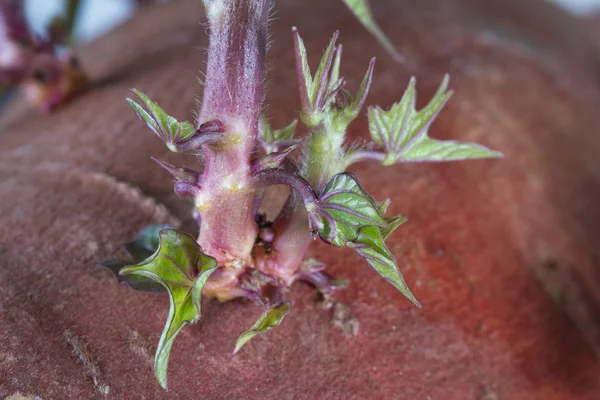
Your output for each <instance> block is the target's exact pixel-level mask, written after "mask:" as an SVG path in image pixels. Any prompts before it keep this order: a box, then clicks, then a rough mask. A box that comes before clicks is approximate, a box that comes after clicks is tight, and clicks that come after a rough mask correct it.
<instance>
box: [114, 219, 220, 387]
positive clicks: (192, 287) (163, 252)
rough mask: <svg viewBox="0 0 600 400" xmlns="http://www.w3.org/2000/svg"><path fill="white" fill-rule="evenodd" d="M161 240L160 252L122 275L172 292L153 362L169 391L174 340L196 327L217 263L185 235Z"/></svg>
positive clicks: (165, 234) (167, 234) (170, 232)
mask: <svg viewBox="0 0 600 400" xmlns="http://www.w3.org/2000/svg"><path fill="white" fill-rule="evenodd" d="M159 238H160V239H159V240H160V243H159V247H158V250H157V251H156V252H155V253H154V254H153V255H152V256H151V257H150V258H148V259H146V260H145V261H143V262H142V263H139V264H137V265H133V266H130V267H127V268H124V269H123V270H121V272H120V273H121V274H122V275H129V274H133V275H138V276H142V277H145V278H149V279H152V280H153V281H155V282H158V283H159V284H161V285H162V286H164V287H165V288H166V289H167V292H168V293H169V300H170V307H169V315H168V317H167V322H166V325H165V328H164V330H163V333H162V335H161V337H160V341H159V343H158V348H157V350H156V356H155V359H154V372H155V374H156V378H157V380H158V382H159V383H160V385H161V386H162V387H163V388H166V387H167V365H168V361H169V354H170V352H171V347H172V345H173V341H174V340H175V337H176V336H177V334H178V333H179V332H180V331H181V329H182V328H183V327H184V326H185V324H194V323H196V322H197V321H198V319H199V318H200V295H201V294H202V289H203V288H204V285H205V284H206V281H207V280H208V278H209V277H210V275H211V274H212V273H213V272H214V271H215V270H216V268H217V262H216V260H215V259H214V258H212V257H210V256H208V255H206V254H204V253H203V252H202V249H201V248H200V246H198V243H196V240H195V239H194V238H193V237H191V236H190V235H188V234H186V233H183V232H180V231H178V230H176V229H163V230H161V231H160V233H159Z"/></svg>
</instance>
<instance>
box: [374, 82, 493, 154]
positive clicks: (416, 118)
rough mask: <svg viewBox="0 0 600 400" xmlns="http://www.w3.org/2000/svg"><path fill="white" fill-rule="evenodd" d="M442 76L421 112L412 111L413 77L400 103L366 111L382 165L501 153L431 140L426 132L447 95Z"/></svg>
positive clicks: (469, 144)
mask: <svg viewBox="0 0 600 400" xmlns="http://www.w3.org/2000/svg"><path fill="white" fill-rule="evenodd" d="M448 82H449V77H448V75H446V76H445V77H444V80H443V82H442V84H441V85H440V87H439V89H438V91H437V93H436V94H435V95H434V96H433V98H432V99H431V101H430V102H429V104H427V106H425V107H424V108H423V109H422V110H420V111H417V110H416V109H415V102H416V90H415V84H416V80H415V78H411V80H410V83H409V85H408V88H407V89H406V91H405V92H404V95H403V97H402V100H401V101H400V102H399V103H396V104H394V105H393V106H392V108H391V109H390V110H389V111H384V110H382V109H381V108H379V107H370V108H369V131H370V133H371V138H372V139H373V141H374V142H375V143H377V144H378V145H379V146H381V147H382V148H383V150H384V151H385V152H386V156H385V159H384V160H383V164H384V165H391V164H393V163H395V162H409V161H454V160H465V159H473V158H494V157H501V156H502V154H501V153H499V152H497V151H493V150H490V149H488V148H486V147H484V146H481V145H479V144H476V143H460V142H456V141H451V140H448V141H441V140H435V139H431V138H430V137H429V136H428V130H429V127H430V126H431V124H432V123H433V121H434V120H435V118H436V117H437V115H438V114H439V113H440V111H441V110H442V108H443V107H444V105H445V104H446V102H447V101H448V99H449V98H450V96H451V95H452V92H451V91H448Z"/></svg>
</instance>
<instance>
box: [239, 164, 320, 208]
mask: <svg viewBox="0 0 600 400" xmlns="http://www.w3.org/2000/svg"><path fill="white" fill-rule="evenodd" d="M249 184H250V187H251V188H252V189H255V190H256V189H263V188H266V187H268V186H273V185H286V186H289V187H290V188H291V189H292V190H294V191H295V192H296V194H298V196H300V198H301V199H302V202H303V203H304V205H305V206H306V205H309V204H311V203H313V204H316V203H317V201H318V200H317V195H316V194H315V192H314V190H313V189H312V187H311V186H310V185H309V184H308V182H307V181H306V180H305V179H304V178H302V177H301V176H300V175H299V174H298V173H295V172H289V171H285V170H281V169H266V170H263V171H261V172H258V173H256V174H254V175H252V177H251V178H250V182H249Z"/></svg>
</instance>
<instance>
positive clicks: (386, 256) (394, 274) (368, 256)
mask: <svg viewBox="0 0 600 400" xmlns="http://www.w3.org/2000/svg"><path fill="white" fill-rule="evenodd" d="M348 245H349V246H350V247H352V248H353V249H354V250H355V251H356V252H357V253H358V255H360V256H361V257H362V258H363V259H364V260H365V261H366V262H367V263H368V264H369V265H370V266H371V267H372V268H373V269H374V270H375V271H377V273H379V275H381V276H382V277H383V278H384V279H385V280H386V281H388V282H389V283H390V284H391V285H392V286H394V287H395V288H396V289H398V291H400V293H402V294H403V295H404V296H406V297H407V298H408V299H409V300H410V301H412V302H413V303H414V304H415V305H417V306H419V307H420V304H419V302H418V301H417V299H415V296H414V295H413V294H412V293H411V291H410V289H409V288H408V286H407V285H406V282H404V278H403V277H402V274H400V271H399V270H398V266H397V265H396V260H395V259H394V256H393V255H392V254H391V253H390V251H389V250H388V249H387V247H386V246H385V243H384V242H383V237H382V234H381V231H380V228H378V227H376V226H368V227H365V228H363V229H361V230H360V232H359V235H358V237H357V238H356V240H354V242H353V243H349V244H348Z"/></svg>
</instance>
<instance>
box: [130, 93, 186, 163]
mask: <svg viewBox="0 0 600 400" xmlns="http://www.w3.org/2000/svg"><path fill="white" fill-rule="evenodd" d="M132 92H133V93H135V94H136V95H137V96H138V97H139V98H140V99H141V100H142V102H143V103H144V105H145V106H146V108H147V109H148V111H146V110H145V109H144V108H143V107H142V106H141V105H140V104H138V103H136V102H135V101H134V100H132V99H129V98H128V99H127V102H128V103H129V106H130V107H131V108H132V109H133V111H135V113H136V114H137V116H138V117H139V118H140V119H141V120H142V121H144V122H145V123H146V125H147V126H148V127H149V128H150V129H151V130H152V131H153V132H154V133H155V134H156V135H158V137H159V138H161V140H162V141H163V142H164V143H165V144H166V145H167V147H168V148H169V150H171V151H174V152H177V151H178V150H177V145H178V144H180V143H182V142H185V141H186V140H188V139H190V138H191V137H192V136H193V135H194V134H195V133H196V128H194V126H193V125H192V124H191V123H189V122H187V121H185V122H179V121H177V120H176V119H175V118H173V117H172V116H170V115H169V114H167V113H166V112H165V110H163V109H162V108H160V107H159V106H158V104H156V103H155V102H153V101H152V100H150V99H149V98H148V96H146V95H145V94H144V93H142V92H140V91H139V90H136V89H132Z"/></svg>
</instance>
